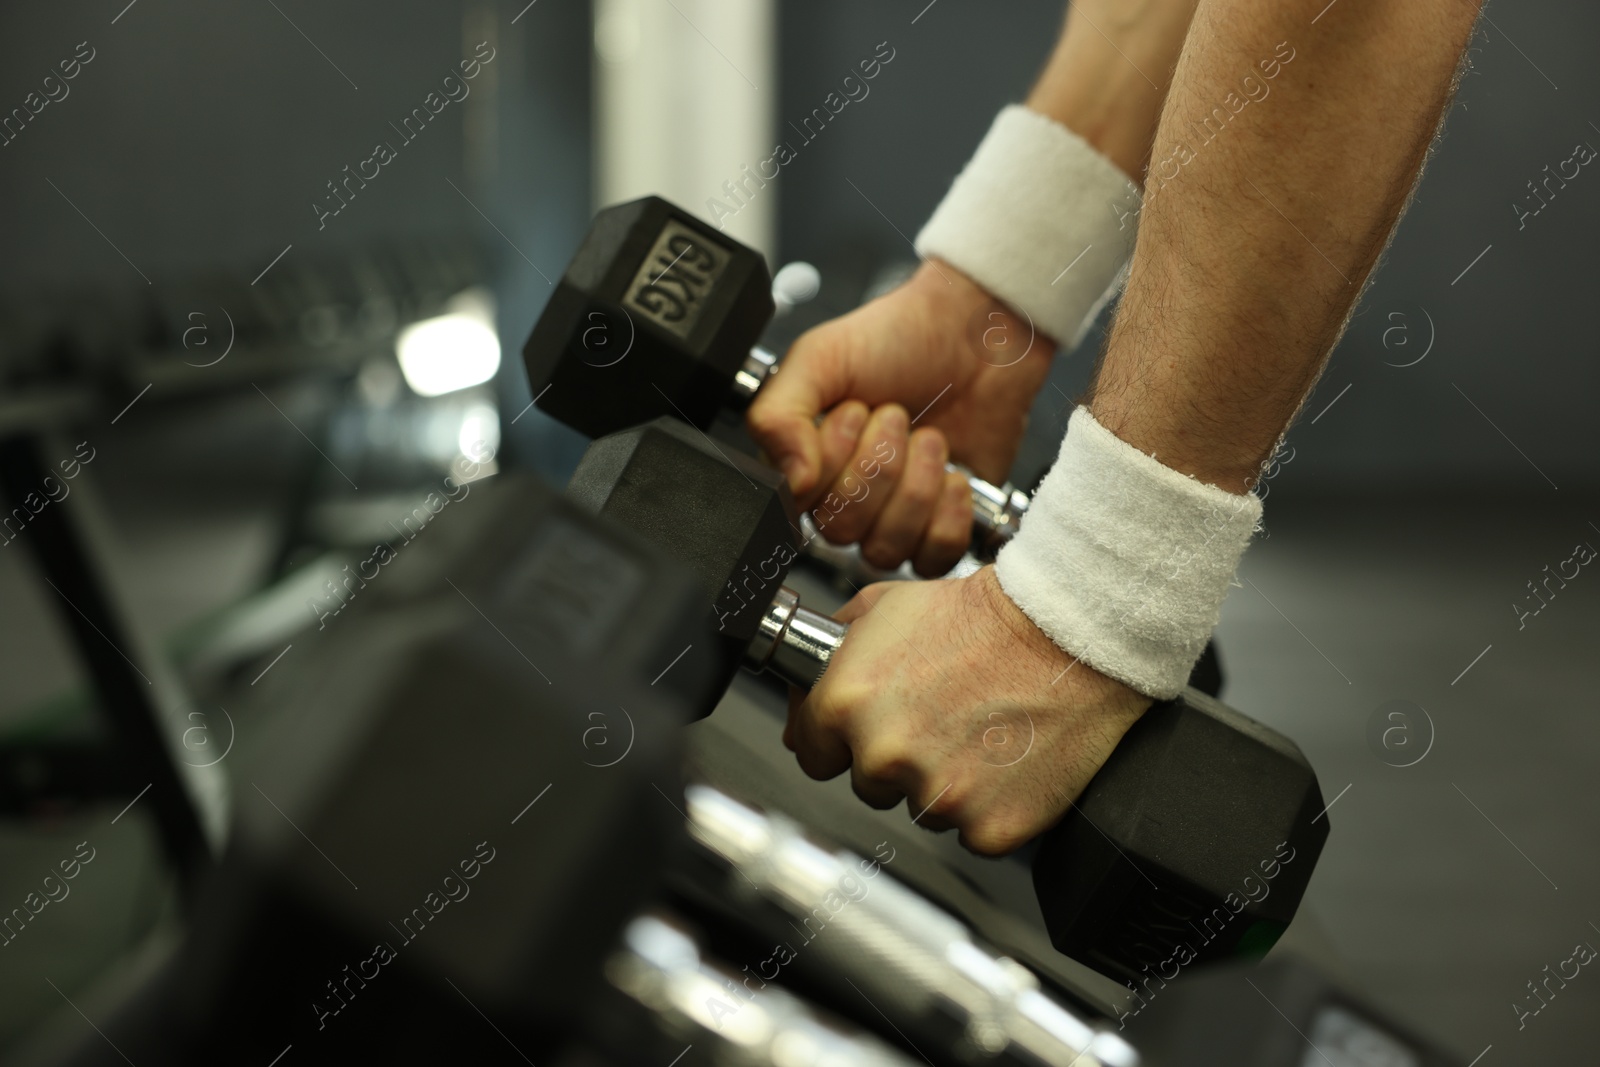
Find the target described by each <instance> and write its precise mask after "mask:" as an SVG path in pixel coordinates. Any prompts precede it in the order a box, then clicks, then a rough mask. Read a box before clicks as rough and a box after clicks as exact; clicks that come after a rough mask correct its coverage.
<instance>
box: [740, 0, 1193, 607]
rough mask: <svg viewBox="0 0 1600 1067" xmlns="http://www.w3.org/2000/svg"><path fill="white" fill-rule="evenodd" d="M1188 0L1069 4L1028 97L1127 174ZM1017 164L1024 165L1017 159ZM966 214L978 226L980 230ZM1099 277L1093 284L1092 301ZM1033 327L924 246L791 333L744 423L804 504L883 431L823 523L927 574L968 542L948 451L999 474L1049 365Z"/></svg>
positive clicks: (966, 516) (1045, 275) (823, 492)
mask: <svg viewBox="0 0 1600 1067" xmlns="http://www.w3.org/2000/svg"><path fill="white" fill-rule="evenodd" d="M1194 4H1195V0H1084V2H1083V3H1079V4H1074V5H1073V6H1072V9H1071V12H1070V13H1069V15H1068V16H1067V18H1066V23H1065V27H1064V29H1063V33H1062V37H1061V39H1060V41H1059V42H1058V44H1057V46H1056V49H1055V51H1054V52H1053V54H1052V55H1051V57H1050V59H1049V62H1048V64H1047V65H1046V67H1045V70H1044V72H1043V74H1042V75H1041V76H1040V79H1039V82H1038V84H1037V86H1036V87H1035V89H1034V91H1033V93H1032V95H1031V96H1030V97H1029V99H1028V107H1029V108H1030V109H1031V110H1033V111H1035V112H1038V113H1040V114H1043V115H1046V116H1048V117H1049V118H1051V119H1054V120H1055V121H1056V122H1057V123H1059V124H1060V125H1061V126H1062V127H1065V130H1061V131H1057V133H1058V134H1059V136H1061V137H1068V136H1070V135H1069V134H1068V133H1067V132H1066V131H1071V133H1072V134H1075V135H1076V136H1077V137H1080V138H1082V139H1083V141H1084V142H1087V146H1088V147H1086V149H1085V151H1086V152H1089V154H1091V155H1092V154H1093V152H1092V151H1090V149H1097V150H1098V151H1099V152H1100V153H1101V154H1103V155H1104V156H1106V157H1107V158H1109V159H1110V161H1111V163H1112V164H1113V165H1114V167H1107V168H1106V169H1107V170H1116V169H1120V170H1121V172H1122V174H1123V175H1125V176H1126V177H1127V178H1129V179H1132V180H1135V181H1136V180H1137V179H1138V176H1139V175H1140V174H1141V173H1142V171H1143V169H1144V164H1145V161H1146V159H1147V158H1148V155H1149V151H1150V142H1151V139H1152V137H1153V136H1154V133H1155V125H1156V121H1157V119H1158V118H1159V117H1160V112H1161V103H1162V99H1163V97H1164V95H1165V92H1166V85H1167V81H1168V79H1169V78H1170V76H1171V73H1172V69H1173V67H1174V66H1175V65H1176V64H1177V61H1178V54H1179V52H1180V51H1181V49H1182V47H1183V36H1184V32H1185V30H1186V29H1187V27H1188V23H1189V18H1190V16H1191V14H1192V13H1193V11H1194ZM1005 162H1006V163H1010V162H1011V161H1010V160H1006V161H1005ZM1017 169H1018V170H1021V169H1024V168H1023V165H1022V164H1021V163H1020V162H1019V163H1018V164H1017ZM1115 184H1117V185H1120V186H1126V181H1120V180H1119V181H1116V182H1115ZM1090 199H1094V198H1092V197H1091V198H1090ZM1128 199H1129V202H1130V204H1131V203H1132V202H1133V197H1132V195H1131V194H1130V195H1129V198H1128ZM1100 207H1101V205H1100V203H1099V202H1098V200H1095V202H1094V203H1093V206H1092V208H1091V209H1090V210H1092V211H1093V212H1094V220H1093V221H1094V222H1095V223H1096V224H1097V225H1098V224H1100V223H1102V222H1103V219H1102V217H1101V213H1100ZM1058 214H1059V213H1058ZM1069 221H1070V220H1069ZM976 229H977V231H978V234H979V237H980V238H981V237H982V236H983V235H984V234H985V233H986V230H985V228H984V227H982V226H978V227H976ZM1111 229H1112V231H1113V232H1115V229H1116V227H1115V224H1114V223H1113V224H1112V226H1111ZM1129 235H1131V230H1130V231H1128V234H1125V235H1122V237H1121V239H1120V240H1111V241H1106V242H1102V247H1101V248H1100V249H1099V250H1098V251H1096V252H1095V253H1094V254H1093V255H1092V256H1091V257H1090V261H1089V263H1086V264H1084V265H1082V266H1080V267H1079V268H1078V270H1077V273H1076V274H1075V275H1074V276H1073V278H1072V279H1068V282H1067V283H1063V284H1061V285H1060V286H1058V287H1054V288H1052V289H1050V291H1051V292H1052V293H1053V294H1057V295H1060V296H1062V297H1065V296H1066V294H1067V290H1069V289H1070V288H1071V285H1070V284H1069V283H1070V282H1071V281H1074V280H1079V279H1084V278H1087V277H1089V276H1091V275H1092V273H1093V265H1094V260H1095V257H1111V258H1112V259H1113V260H1114V262H1112V263H1111V267H1110V270H1111V273H1112V274H1115V273H1116V272H1117V271H1118V270H1120V269H1121V267H1122V265H1123V261H1124V259H1125V257H1126V255H1127V248H1128V247H1129V244H1130V243H1131V242H1129V241H1128V240H1127V237H1128V236H1129ZM1111 245H1119V246H1120V247H1119V248H1117V249H1115V250H1113V249H1112V248H1111V247H1110V246H1111ZM1079 251H1080V247H1078V246H1074V247H1073V248H1072V249H1071V251H1070V252H1068V253H1067V255H1066V258H1064V259H1062V261H1061V262H1059V263H1055V262H1054V261H1053V260H1052V261H1050V262H1047V263H1046V264H1045V265H1044V266H1043V267H1041V268H1040V270H1039V271H1038V272H1037V273H1038V275H1039V279H1038V280H1039V284H1040V285H1042V286H1048V285H1049V283H1050V280H1051V279H1052V278H1054V277H1056V276H1057V275H1058V273H1061V268H1062V267H1064V266H1066V265H1067V259H1070V258H1071V257H1072V256H1073V255H1076V254H1077V253H1078V252H1079ZM1001 258H1002V260H1009V257H1005V256H1002V257H1001ZM1107 281H1109V277H1106V278H1102V279H1100V281H1099V283H1098V285H1092V286H1091V288H1093V290H1094V291H1093V293H1092V294H1091V296H1090V299H1091V300H1092V299H1094V298H1095V297H1098V296H1099V295H1100V294H1101V292H1102V291H1103V290H1104V288H1105V284H1106V282H1107ZM1082 310H1083V309H1081V308H1080V309H1079V315H1078V318H1079V319H1081V317H1082ZM1077 326H1078V323H1077V322H1076V321H1074V322H1073V323H1072V325H1071V327H1069V328H1070V329H1073V330H1075V329H1076V328H1077ZM1035 332H1036V331H1035V324H1034V323H1030V322H1028V321H1025V320H1024V319H1023V318H1021V317H1019V316H1016V315H1014V314H1013V313H1012V312H1011V310H1010V309H1009V308H1007V307H1006V305H1005V304H1003V303H1002V302H1001V301H999V300H997V299H996V298H995V297H994V296H993V295H992V294H991V293H990V292H988V291H986V290H985V289H984V288H983V286H982V285H981V284H978V283H976V282H974V281H973V279H972V278H970V277H968V276H967V275H965V274H963V273H962V272H961V271H960V270H958V269H957V268H956V267H954V266H951V265H950V264H949V263H944V262H939V261H937V257H936V256H935V257H932V258H930V259H929V261H928V262H926V263H924V264H923V266H922V267H921V268H920V269H919V270H918V271H917V273H916V275H915V276H914V277H913V278H912V280H911V281H909V282H907V283H906V284H905V285H903V286H901V287H900V288H898V289H896V290H894V291H893V292H891V293H889V294H887V295H885V296H883V297H880V298H878V299H877V300H875V301H873V302H872V303H870V304H868V305H866V306H865V307H862V308H859V309H857V310H856V311H854V312H852V313H851V314H849V315H846V316H844V317H842V318H839V319H835V320H833V321H832V322H828V323H824V324H823V325H821V326H819V327H817V328H816V329H814V330H811V331H810V332H808V333H807V334H805V336H803V337H801V338H800V339H799V340H798V341H796V342H795V344H794V346H793V347H792V348H791V349H790V351H789V354H788V355H787V356H786V357H785V358H784V361H783V364H782V367H781V370H780V372H779V373H778V374H777V376H776V377H774V378H773V379H772V381H771V382H770V383H769V384H768V385H766V386H765V387H763V389H762V390H761V392H760V394H759V395H758V397H757V399H756V401H755V404H754V405H753V406H752V407H751V409H750V414H749V425H750V430H751V433H752V435H753V436H754V437H755V439H756V440H757V441H758V442H759V443H760V444H761V445H762V447H763V448H764V449H765V450H766V451H767V453H768V455H769V456H770V457H771V458H772V460H773V462H775V463H777V464H778V465H780V466H781V467H782V468H783V471H784V473H785V474H786V475H787V476H788V479H789V484H790V487H791V488H792V489H793V490H794V492H795V496H796V497H797V498H798V499H799V501H800V502H801V504H802V506H810V505H812V504H814V503H815V502H817V501H819V500H822V499H824V498H825V497H826V496H827V494H829V493H834V494H835V495H836V496H838V497H840V498H844V499H853V498H855V497H857V496H858V495H859V488H860V487H859V484H858V483H857V482H856V481H854V480H853V479H852V476H851V471H852V470H853V469H856V468H857V467H858V465H859V464H860V463H861V462H864V461H869V460H870V458H871V457H872V456H873V455H874V454H878V455H881V454H883V451H882V450H883V449H884V448H885V446H887V449H889V450H892V454H893V455H894V456H895V457H896V458H895V460H894V461H893V462H891V463H890V464H887V465H884V466H883V467H882V469H881V471H880V473H879V475H878V476H877V477H876V478H874V480H873V483H872V488H871V491H870V493H868V494H867V495H866V496H865V497H863V498H861V499H859V500H857V501H855V502H853V503H851V504H850V505H849V506H848V507H846V508H845V509H844V510H843V512H841V513H840V514H839V515H838V516H836V517H835V518H833V519H830V521H829V522H828V523H827V524H826V525H825V528H824V531H823V536H825V537H826V538H828V539H829V540H830V541H834V542H835V543H839V544H845V543H850V542H855V541H859V542H860V543H861V546H862V551H863V554H864V555H865V557H866V559H867V560H868V561H869V562H871V563H873V564H875V565H877V566H879V567H883V568H885V569H892V568H894V567H896V566H898V565H899V564H900V563H901V562H902V561H904V560H911V561H912V562H913V564H914V565H915V566H916V569H917V570H918V571H919V572H920V573H922V574H925V575H929V576H932V575H938V574H943V573H944V572H945V571H947V570H948V569H949V568H950V566H951V565H952V564H954V563H955V562H956V560H957V559H958V558H959V557H960V556H961V553H962V551H963V550H964V549H965V548H966V546H967V544H968V542H969V540H970V530H971V522H972V509H971V504H970V498H969V493H968V490H967V488H966V486H965V484H964V482H963V481H962V479H961V478H959V477H958V476H956V475H947V474H946V473H945V471H944V464H945V461H946V460H952V459H953V460H955V461H956V462H959V463H962V464H965V465H967V466H968V467H970V468H971V469H973V470H974V471H976V472H977V473H978V474H980V475H982V476H984V477H987V478H991V479H994V480H995V481H1002V480H1004V478H1005V475H1006V472H1007V471H1009V470H1010V468H1011V463H1012V460H1013V459H1014V458H1015V456H1016V451H1017V447H1018V445H1019V444H1020V442H1021V438H1022V432H1023V428H1024V426H1025V424H1026V417H1027V412H1028V409H1029V407H1030V406H1031V405H1032V403H1033V399H1034V396H1035V395H1036V394H1037V393H1038V391H1039V389H1040V387H1041V386H1042V385H1043V384H1044V380H1045V375H1046V374H1047V373H1048V372H1049V369H1050V357H1051V349H1052V342H1051V341H1050V340H1049V338H1048V337H1046V336H1042V335H1043V334H1047V333H1049V332H1051V331H1049V330H1046V329H1044V328H1042V327H1040V328H1038V330H1037V333H1038V334H1040V335H1041V336H1038V337H1037V338H1036V339H1035V337H1034V334H1035ZM1060 340H1063V341H1067V340H1070V337H1062V338H1060ZM1024 348H1026V349H1027V354H1026V355H1023V354H1022V350H1023V349H1024ZM919 412H920V413H921V417H920V418H919V419H918V421H917V424H916V425H915V426H911V425H910V419H911V416H913V415H916V414H917V413H919ZM824 414H826V415H827V417H826V419H824V420H823V421H822V422H821V424H820V425H819V424H818V418H819V416H822V415H824ZM873 467H874V469H879V466H878V465H877V464H873Z"/></svg>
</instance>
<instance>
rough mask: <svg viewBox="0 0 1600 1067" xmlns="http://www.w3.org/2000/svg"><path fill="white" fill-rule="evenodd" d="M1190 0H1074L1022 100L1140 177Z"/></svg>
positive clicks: (1190, 9) (1191, 9)
mask: <svg viewBox="0 0 1600 1067" xmlns="http://www.w3.org/2000/svg"><path fill="white" fill-rule="evenodd" d="M1195 2H1196V0H1079V2H1077V3H1074V4H1072V5H1071V7H1070V8H1069V9H1068V12H1067V19H1066V26H1065V28H1064V29H1063V31H1062V35H1061V39H1060V41H1059V42H1058V43H1057V44H1056V48H1055V51H1054V52H1053V53H1051V56H1050V60H1049V62H1048V63H1046V64H1045V68H1044V71H1043V72H1042V73H1041V74H1040V75H1039V81H1038V82H1037V84H1035V85H1034V88H1033V91H1032V92H1031V93H1030V94H1029V96H1028V100H1027V105H1028V107H1030V108H1032V109H1033V110H1034V111H1038V112H1040V113H1041V114H1044V115H1048V116H1050V117H1051V118H1053V119H1055V120H1056V121H1057V122H1060V123H1061V124H1062V125H1063V126H1066V127H1067V128H1068V129H1069V130H1071V131H1072V132H1074V133H1076V134H1077V135H1078V136H1080V137H1082V138H1083V139H1084V140H1086V141H1088V142H1089V143H1090V144H1091V145H1093V146H1094V147H1095V148H1096V149H1098V150H1099V151H1100V152H1101V153H1102V154H1104V155H1105V156H1106V157H1107V158H1109V159H1110V160H1111V161H1112V162H1113V163H1115V164H1116V165H1117V166H1118V167H1119V168H1121V170H1122V172H1123V173H1124V174H1126V175H1128V177H1130V178H1131V179H1133V180H1134V181H1136V182H1137V181H1141V180H1142V179H1143V175H1144V169H1145V164H1146V163H1147V162H1148V161H1149V158H1150V142H1151V138H1152V135H1153V133H1154V131H1155V126H1156V121H1157V119H1158V118H1159V117H1160V115H1161V104H1162V101H1163V100H1164V99H1165V97H1166V92H1167V86H1168V85H1169V84H1170V83H1171V80H1172V71H1173V67H1174V66H1175V65H1176V64H1177V62H1178V55H1179V53H1180V52H1181V51H1182V49H1183V38H1184V34H1185V33H1186V32H1187V30H1188V28H1189V20H1190V18H1191V17H1192V16H1193V15H1194V8H1195Z"/></svg>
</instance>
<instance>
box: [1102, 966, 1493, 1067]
mask: <svg viewBox="0 0 1600 1067" xmlns="http://www.w3.org/2000/svg"><path fill="white" fill-rule="evenodd" d="M1171 977H1172V976H1171V975H1169V976H1168V980H1170V978H1171ZM1118 1021H1119V1023H1120V1024H1121V1026H1122V1027H1125V1031H1124V1032H1125V1033H1126V1034H1127V1036H1128V1039H1129V1040H1130V1041H1132V1042H1134V1043H1135V1044H1136V1045H1137V1046H1138V1048H1139V1053H1140V1055H1141V1056H1142V1057H1143V1061H1144V1064H1145V1067H1180V1065H1181V1067H1308V1065H1309V1064H1313V1063H1330V1064H1338V1065H1339V1067H1345V1065H1349V1067H1369V1065H1370V1067H1379V1065H1382V1067H1466V1059H1465V1057H1461V1056H1457V1055H1455V1054H1453V1053H1451V1052H1448V1051H1446V1050H1445V1049H1444V1048H1442V1047H1440V1046H1439V1045H1438V1044H1437V1043H1436V1042H1434V1041H1433V1040H1432V1039H1431V1038H1428V1037H1425V1036H1423V1035H1422V1034H1419V1033H1417V1032H1416V1031H1415V1030H1414V1029H1412V1028H1411V1027H1410V1026H1407V1025H1406V1024H1404V1023H1402V1022H1400V1021H1399V1020H1397V1019H1395V1018H1393V1017H1392V1016H1391V1015H1390V1014H1389V1013H1388V1012H1386V1011H1383V1010H1382V1009H1380V1008H1377V1007H1375V1006H1373V1005H1372V1004H1370V1003H1368V1002H1366V1000H1365V998H1363V997H1361V996H1358V995H1356V994H1355V993H1354V992H1353V991H1351V990H1349V989H1344V988H1341V987H1340V986H1339V985H1338V984H1336V983H1334V982H1332V981H1330V980H1329V979H1328V978H1327V977H1325V976H1324V975H1322V974H1321V973H1319V972H1318V971H1317V969H1316V968H1315V967H1313V966H1312V965H1311V964H1310V963H1308V962H1307V961H1305V960H1303V959H1299V958H1297V957H1295V956H1292V955H1290V956H1282V955H1279V956H1274V957H1273V958H1272V959H1271V960H1269V961H1267V962H1266V963H1264V964H1262V965H1261V966H1259V967H1242V966H1232V967H1220V968H1217V969H1215V970H1213V971H1210V972H1208V973H1206V974H1205V975H1201V976H1197V977H1196V978H1195V979H1194V980H1193V981H1186V982H1181V983H1178V984H1177V985H1175V986H1173V987H1171V988H1169V987H1168V981H1165V980H1162V979H1161V978H1159V977H1153V976H1147V977H1146V980H1145V981H1144V982H1142V983H1140V984H1139V986H1138V988H1137V990H1136V991H1135V996H1134V997H1132V998H1131V999H1130V1001H1129V1003H1128V1006H1127V1008H1126V1010H1125V1011H1124V1012H1123V1013H1122V1015H1121V1018H1120V1019H1119V1020H1118ZM1485 1051H1487V1050H1485ZM1473 1062H1474V1063H1476V1062H1477V1061H1476V1060H1474V1061H1473Z"/></svg>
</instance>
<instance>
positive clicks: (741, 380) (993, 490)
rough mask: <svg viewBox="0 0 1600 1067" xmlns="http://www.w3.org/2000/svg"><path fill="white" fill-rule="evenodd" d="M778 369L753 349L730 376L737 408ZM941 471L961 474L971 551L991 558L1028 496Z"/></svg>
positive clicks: (1017, 522)
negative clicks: (967, 495)
mask: <svg viewBox="0 0 1600 1067" xmlns="http://www.w3.org/2000/svg"><path fill="white" fill-rule="evenodd" d="M777 368H778V357H777V355H776V354H774V353H772V352H770V351H768V350H767V349H765V348H761V347H760V346H757V347H755V348H752V349H751V350H750V354H749V355H748V356H746V357H745V360H744V365H743V366H741V367H740V368H739V370H738V373H736V374H735V375H734V376H733V398H734V402H735V403H737V404H740V405H741V406H743V405H746V404H749V403H750V402H751V401H752V400H754V399H755V395H756V393H758V392H759V391H760V390H761V386H762V384H763V383H765V382H766V380H767V379H768V378H770V377H771V376H772V374H773V372H774V371H776V370H777ZM945 469H946V470H948V471H953V472H954V473H956V474H959V475H961V476H962V477H963V478H965V479H966V480H967V484H968V485H969V486H971V488H972V548H973V552H974V554H975V555H977V556H978V557H979V558H981V559H993V558H994V554H995V553H996V552H998V551H999V550H1000V546H1001V545H1004V544H1005V543H1006V542H1007V541H1009V540H1011V538H1012V536H1013V535H1015V534H1016V532H1017V529H1018V527H1019V526H1021V524H1022V516H1023V515H1025V514H1027V511H1028V494H1027V493H1024V492H1022V491H1021V490H1019V489H1016V488H1014V487H1013V486H1011V485H1010V484H1009V483H1007V484H1006V485H993V484H991V483H989V482H986V481H984V480H983V479H982V478H979V477H978V476H977V475H975V474H973V473H972V472H971V471H969V470H967V469H966V468H964V467H959V466H957V465H956V464H954V463H947V464H945Z"/></svg>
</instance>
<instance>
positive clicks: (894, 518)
mask: <svg viewBox="0 0 1600 1067" xmlns="http://www.w3.org/2000/svg"><path fill="white" fill-rule="evenodd" d="M906 453H907V455H906V460H905V469H904V472H903V473H902V474H901V476H900V482H899V484H898V485H895V486H893V487H892V488H891V489H890V491H889V502H888V503H887V504H885V505H884V506H883V512H882V513H881V514H880V515H879V516H878V520H877V521H876V522H874V523H873V524H872V529H871V530H870V531H868V533H867V535H866V537H865V538H863V539H862V541H861V556H862V558H863V559H865V560H866V561H867V562H868V563H870V564H872V565H873V566H874V567H877V568H879V569H880V570H886V571H887V570H893V569H894V568H896V567H898V566H900V564H902V563H904V562H905V561H906V560H908V559H910V558H911V556H912V555H913V554H914V553H915V552H916V550H917V546H918V545H919V544H921V542H922V540H923V537H924V535H925V534H927V533H928V531H929V527H930V525H931V523H932V521H933V517H934V514H935V512H936V511H937V510H938V507H939V502H940V499H941V498H942V496H943V494H944V476H945V469H944V463H945V459H946V458H947V457H948V456H949V446H948V445H946V444H945V439H944V434H942V433H940V432H939V431H938V430H933V429H921V430H917V431H916V432H915V433H913V434H912V435H911V437H910V440H909V441H908V442H907V446H906Z"/></svg>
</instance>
